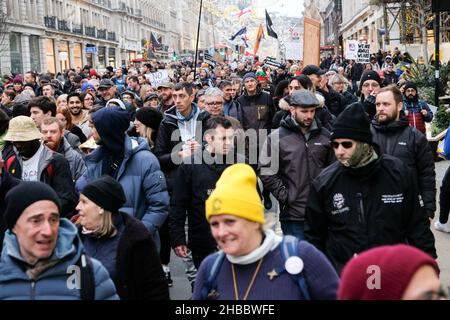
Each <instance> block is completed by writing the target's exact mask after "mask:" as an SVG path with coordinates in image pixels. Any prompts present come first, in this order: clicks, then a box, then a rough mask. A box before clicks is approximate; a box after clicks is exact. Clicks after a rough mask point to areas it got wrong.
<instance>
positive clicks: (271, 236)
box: [227, 229, 283, 265]
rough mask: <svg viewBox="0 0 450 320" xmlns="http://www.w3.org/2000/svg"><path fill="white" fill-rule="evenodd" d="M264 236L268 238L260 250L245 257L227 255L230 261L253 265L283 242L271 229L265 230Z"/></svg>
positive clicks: (257, 249)
mask: <svg viewBox="0 0 450 320" xmlns="http://www.w3.org/2000/svg"><path fill="white" fill-rule="evenodd" d="M264 234H265V235H266V237H265V239H264V241H263V243H262V244H261V245H260V246H259V247H258V248H256V249H255V250H253V251H252V252H250V253H249V254H246V255H244V256H232V255H228V254H227V259H228V261H230V262H231V263H233V264H243V265H247V264H252V263H254V262H256V261H258V260H259V259H261V258H262V257H264V256H265V255H266V254H267V253H269V251H273V250H274V249H275V248H276V247H277V246H278V245H279V244H280V242H281V241H282V240H283V238H282V237H280V236H277V235H276V234H275V232H274V231H273V230H271V229H267V230H264Z"/></svg>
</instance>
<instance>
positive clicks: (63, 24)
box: [58, 19, 70, 32]
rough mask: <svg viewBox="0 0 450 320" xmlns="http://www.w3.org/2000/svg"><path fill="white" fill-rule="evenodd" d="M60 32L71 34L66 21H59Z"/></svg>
mask: <svg viewBox="0 0 450 320" xmlns="http://www.w3.org/2000/svg"><path fill="white" fill-rule="evenodd" d="M58 30H61V31H67V32H70V28H69V24H68V23H67V21H66V20H59V19H58Z"/></svg>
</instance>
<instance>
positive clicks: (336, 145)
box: [331, 141, 353, 149]
mask: <svg viewBox="0 0 450 320" xmlns="http://www.w3.org/2000/svg"><path fill="white" fill-rule="evenodd" d="M331 146H332V147H333V149H337V148H339V146H342V147H343V148H344V149H350V148H351V147H353V142H351V141H344V142H337V141H332V142H331Z"/></svg>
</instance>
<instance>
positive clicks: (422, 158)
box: [371, 114, 436, 217]
mask: <svg viewBox="0 0 450 320" xmlns="http://www.w3.org/2000/svg"><path fill="white" fill-rule="evenodd" d="M371 131H372V135H373V141H374V142H375V143H377V144H378V146H379V147H380V151H381V152H382V153H386V154H390V155H391V156H394V157H396V158H399V159H400V160H402V161H403V163H404V164H406V165H407V166H408V167H410V168H411V169H412V172H413V175H414V178H416V179H417V183H418V185H419V192H420V194H421V195H422V198H423V201H424V203H425V209H426V210H427V212H428V214H429V215H430V216H431V217H433V216H434V212H435V211H436V172H435V170H434V156H433V152H432V151H431V148H430V145H429V144H428V140H427V138H426V137H425V135H424V134H422V133H421V132H420V131H418V130H417V129H416V128H414V127H411V126H410V125H409V122H408V119H407V118H406V117H405V116H404V115H403V114H402V115H401V117H400V120H399V121H395V122H390V123H389V124H387V125H382V124H379V123H378V122H377V121H376V120H373V121H372V128H371ZM414 173H415V174H414Z"/></svg>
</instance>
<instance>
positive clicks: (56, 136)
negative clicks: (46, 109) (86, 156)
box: [41, 117, 86, 181]
mask: <svg viewBox="0 0 450 320" xmlns="http://www.w3.org/2000/svg"><path fill="white" fill-rule="evenodd" d="M41 133H42V140H43V142H44V145H45V146H47V147H48V148H49V149H50V150H52V151H54V152H58V153H59V154H62V155H63V156H64V158H66V160H67V161H68V162H69V166H70V172H71V173H72V180H73V181H76V180H77V179H78V178H79V177H81V175H82V174H83V173H84V172H85V171H86V165H85V164H84V160H83V157H82V156H81V153H79V152H76V151H75V150H74V149H73V148H72V147H71V146H70V144H69V142H68V141H67V139H66V138H64V125H63V124H62V123H61V122H60V121H59V120H58V119H56V118H54V117H51V118H46V119H44V120H43V121H42V125H41Z"/></svg>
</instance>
